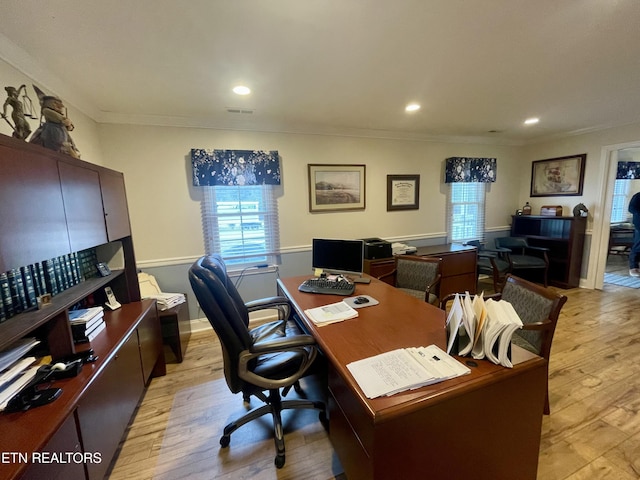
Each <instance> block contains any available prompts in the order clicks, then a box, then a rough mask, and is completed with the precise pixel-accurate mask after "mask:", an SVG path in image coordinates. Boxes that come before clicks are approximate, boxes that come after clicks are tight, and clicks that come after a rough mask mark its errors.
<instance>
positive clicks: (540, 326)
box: [522, 320, 552, 331]
mask: <svg viewBox="0 0 640 480" xmlns="http://www.w3.org/2000/svg"><path fill="white" fill-rule="evenodd" d="M550 325H552V322H551V320H543V321H542V322H532V323H525V324H524V325H522V329H523V330H532V331H540V330H546V329H548V328H549V326H550Z"/></svg>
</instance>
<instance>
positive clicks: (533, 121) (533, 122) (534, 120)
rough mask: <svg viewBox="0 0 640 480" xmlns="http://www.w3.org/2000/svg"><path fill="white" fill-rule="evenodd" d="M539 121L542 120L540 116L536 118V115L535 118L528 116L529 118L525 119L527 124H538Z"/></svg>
mask: <svg viewBox="0 0 640 480" xmlns="http://www.w3.org/2000/svg"><path fill="white" fill-rule="evenodd" d="M539 121H540V119H539V118H536V117H533V118H527V119H526V120H525V121H524V124H525V125H535V124H536V123H538V122H539Z"/></svg>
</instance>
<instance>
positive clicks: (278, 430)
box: [220, 389, 326, 468]
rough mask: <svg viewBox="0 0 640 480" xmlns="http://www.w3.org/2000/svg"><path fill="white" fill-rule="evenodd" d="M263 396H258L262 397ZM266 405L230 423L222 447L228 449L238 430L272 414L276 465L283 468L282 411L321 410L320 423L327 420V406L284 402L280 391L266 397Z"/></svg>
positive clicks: (272, 391)
mask: <svg viewBox="0 0 640 480" xmlns="http://www.w3.org/2000/svg"><path fill="white" fill-rule="evenodd" d="M261 396H262V395H258V397H261ZM264 400H266V405H262V406H260V407H258V408H255V409H253V410H251V411H250V412H248V413H246V414H245V415H243V416H242V417H241V418H239V419H237V420H236V421H234V422H231V423H229V424H228V425H227V426H226V427H224V431H223V435H222V437H220V446H221V447H222V448H226V447H228V446H229V444H230V443H231V434H232V433H233V432H235V431H236V430H237V429H238V428H240V427H241V426H243V425H245V424H246V423H249V422H251V421H252V420H255V419H256V418H259V417H261V416H263V415H265V414H267V413H270V414H271V415H272V417H273V433H274V442H275V445H276V458H275V461H274V464H275V466H276V467H277V468H282V467H283V466H284V463H285V454H284V451H285V448H284V432H283V428H282V416H281V412H282V410H286V409H292V408H309V409H315V410H320V421H321V422H322V419H323V418H326V406H325V404H324V403H322V402H316V401H313V400H282V398H281V397H280V391H279V390H277V389H276V390H271V391H270V392H269V396H268V397H265V398H264Z"/></svg>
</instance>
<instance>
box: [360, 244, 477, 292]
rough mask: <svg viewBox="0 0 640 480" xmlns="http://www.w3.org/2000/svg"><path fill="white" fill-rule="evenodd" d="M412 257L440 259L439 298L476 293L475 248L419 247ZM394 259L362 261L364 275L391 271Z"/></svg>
mask: <svg viewBox="0 0 640 480" xmlns="http://www.w3.org/2000/svg"><path fill="white" fill-rule="evenodd" d="M412 255H419V256H423V257H440V258H442V280H440V297H444V296H446V295H448V294H450V293H459V292H469V293H472V294H475V293H476V283H477V278H478V277H477V272H476V269H477V261H478V258H477V257H478V253H477V250H476V247H472V246H467V245H461V244H456V243H448V244H445V245H432V246H428V247H419V248H418V250H417V251H416V252H415V253H413V254H412ZM393 266H394V259H393V257H389V258H380V259H377V260H365V261H364V273H368V274H369V275H371V276H372V277H376V278H378V277H380V276H382V275H384V274H385V273H389V272H390V271H391V270H393Z"/></svg>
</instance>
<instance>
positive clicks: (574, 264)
mask: <svg viewBox="0 0 640 480" xmlns="http://www.w3.org/2000/svg"><path fill="white" fill-rule="evenodd" d="M511 219H512V220H511V235H512V236H514V237H526V238H527V241H528V242H529V245H532V246H535V247H545V248H548V249H549V252H548V256H549V283H550V284H551V285H554V286H556V287H560V288H575V287H578V286H579V285H580V273H581V271H582V254H583V250H584V236H585V230H586V225H587V219H586V218H585V217H551V216H542V215H512V216H511Z"/></svg>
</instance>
